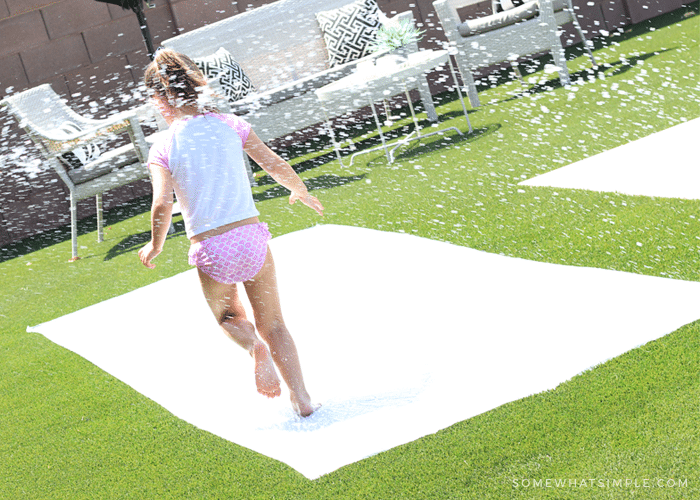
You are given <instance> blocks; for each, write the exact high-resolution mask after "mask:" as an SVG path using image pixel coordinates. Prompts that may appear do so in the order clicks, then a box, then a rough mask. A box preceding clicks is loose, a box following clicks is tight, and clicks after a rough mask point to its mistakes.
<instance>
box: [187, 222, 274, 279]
mask: <svg viewBox="0 0 700 500" xmlns="http://www.w3.org/2000/svg"><path fill="white" fill-rule="evenodd" d="M270 238H271V235H270V231H269V229H268V227H267V224H265V223H264V222H258V223H256V224H247V225H245V226H239V227H236V228H233V229H231V230H230V231H228V232H225V233H222V234H218V235H216V236H213V237H211V238H208V239H206V240H204V241H200V242H199V243H194V244H192V246H190V251H189V253H188V257H189V258H188V261H189V263H190V265H192V266H197V267H198V268H199V269H201V270H202V271H203V272H205V273H207V274H208V275H209V276H210V277H212V278H213V279H214V280H216V281H218V282H219V283H224V284H227V285H230V284H233V283H242V282H243V281H248V280H249V279H251V278H253V277H254V276H255V275H256V274H258V273H259V272H260V270H261V269H262V267H263V264H265V257H266V256H267V242H268V241H269V239H270Z"/></svg>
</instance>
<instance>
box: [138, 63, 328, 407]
mask: <svg viewBox="0 0 700 500" xmlns="http://www.w3.org/2000/svg"><path fill="white" fill-rule="evenodd" d="M145 82H146V86H147V87H148V89H149V92H150V94H151V96H152V100H153V103H154V104H155V106H156V107H157V108H158V110H159V111H160V113H161V114H162V115H163V117H164V118H165V120H166V121H167V123H168V125H170V127H169V128H168V130H167V133H165V134H164V137H162V138H161V139H159V140H158V141H157V142H156V143H155V144H153V147H152V148H151V150H150V153H149V157H148V166H149V169H150V171H151V177H152V182H153V205H152V207H151V242H150V243H148V245H146V246H145V247H143V248H142V249H141V250H140V251H139V258H140V259H141V262H142V263H143V264H144V265H145V266H146V267H148V268H151V269H152V268H153V267H155V265H154V264H152V263H151V260H153V258H155V257H156V256H157V255H158V254H159V253H160V252H161V251H162V250H163V244H164V242H165V237H166V235H167V232H168V228H169V227H170V220H171V216H172V202H173V194H172V193H173V190H174V191H175V194H176V195H177V199H178V201H179V202H180V208H181V211H182V216H183V218H184V222H185V230H186V233H187V236H188V237H189V238H190V242H191V246H190V251H189V263H190V264H192V265H196V266H197V271H198V273H199V279H200V282H201V285H202V290H203V291H204V296H205V298H206V300H207V302H208V304H209V307H210V308H211V310H212V312H213V313H214V316H215V317H216V319H217V321H218V322H219V325H221V327H222V328H223V330H224V332H225V333H226V334H227V335H228V336H229V337H230V338H231V339H233V340H234V341H235V342H236V343H237V344H239V345H240V346H241V347H243V348H244V349H246V350H247V351H248V352H249V353H250V355H251V356H252V357H253V360H254V365H255V383H256V386H257V390H258V392H259V393H260V394H262V395H264V396H267V397H270V398H274V397H276V396H279V395H280V394H281V390H280V381H279V378H278V377H277V373H276V371H275V367H274V365H273V361H274V364H275V365H277V368H278V369H279V371H280V373H281V375H282V378H283V379H284V381H285V383H286V384H287V386H288V387H289V390H290V393H291V400H292V407H293V408H294V410H295V411H296V412H297V413H298V414H299V415H301V416H303V417H306V416H308V415H311V413H313V411H314V410H315V407H314V406H313V405H312V403H311V399H310V398H309V394H308V393H307V392H306V387H305V386H304V379H303V377H302V373H301V366H300V364H299V357H298V355H297V350H296V347H295V345H294V341H293V340H292V337H291V336H290V334H289V332H288V331H287V328H286V327H285V324H284V319H283V318H282V311H281V308H280V301H279V296H278V292H277V281H276V276H275V264H274V261H273V260H272V254H271V253H270V249H269V248H268V245H267V242H268V240H269V239H270V233H269V231H268V228H267V224H264V223H261V222H260V221H259V220H258V215H259V212H258V211H257V210H256V208H255V204H254V202H253V196H252V192H251V190H250V183H249V181H248V176H247V173H246V170H245V166H244V162H243V151H245V152H246V153H247V154H248V155H249V156H250V157H251V158H253V159H254V160H255V162H256V163H257V164H258V165H260V166H261V167H262V168H263V169H264V170H265V171H266V172H267V173H269V174H270V175H271V176H272V178H274V179H275V180H276V181H277V182H279V183H280V184H282V185H283V186H284V187H286V188H287V189H289V190H290V191H291V192H292V193H291V196H290V197H289V203H290V204H293V203H294V202H296V201H297V200H299V201H301V202H302V203H304V204H305V205H307V206H308V207H310V208H312V209H314V210H316V212H318V213H319V214H320V215H323V206H322V205H321V203H320V202H319V201H318V199H317V198H315V197H314V196H311V195H310V194H309V193H308V191H307V189H306V186H305V185H304V183H303V181H302V180H301V179H300V178H299V176H298V175H297V174H296V173H295V172H294V170H292V168H291V167H290V166H289V164H288V163H287V162H285V161H284V160H282V159H281V158H280V157H279V156H277V155H276V154H275V153H274V152H272V151H271V150H270V149H269V148H268V147H267V146H266V145H265V144H264V143H263V142H262V141H261V140H260V139H259V138H258V137H257V136H256V135H255V133H254V132H253V131H252V130H251V129H250V125H249V124H248V123H246V122H245V121H243V120H242V119H240V118H238V117H237V116H235V115H230V114H229V115H225V114H219V113H217V112H216V110H214V109H211V108H208V107H204V106H202V104H201V99H200V96H201V92H202V91H203V90H204V88H205V87H206V80H205V78H204V75H203V74H202V73H201V72H200V71H199V69H198V68H197V66H196V65H195V64H194V62H193V61H192V60H191V59H190V58H188V57H187V56H185V55H183V54H178V53H176V52H174V51H172V50H169V49H161V50H159V51H158V52H157V53H156V55H155V60H154V61H153V62H152V63H151V64H150V65H149V66H148V68H146V74H145ZM240 282H242V283H243V286H244V288H245V291H246V294H247V295H248V299H249V300H250V304H251V305H252V307H253V312H254V315H255V325H256V326H257V329H258V332H259V333H260V336H261V337H262V339H264V341H265V342H262V341H261V340H260V339H259V338H258V337H257V335H256V334H255V326H253V324H252V323H250V322H249V321H248V320H247V319H246V315H245V311H244V309H243V305H242V304H241V301H240V298H239V297H238V294H237V288H236V283H240ZM268 346H269V349H268Z"/></svg>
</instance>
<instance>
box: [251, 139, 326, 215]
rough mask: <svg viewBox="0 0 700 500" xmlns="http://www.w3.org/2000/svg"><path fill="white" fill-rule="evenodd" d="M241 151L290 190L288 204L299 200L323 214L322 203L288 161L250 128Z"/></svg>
mask: <svg viewBox="0 0 700 500" xmlns="http://www.w3.org/2000/svg"><path fill="white" fill-rule="evenodd" d="M243 151H245V152H246V153H247V154H248V156H250V157H251V158H252V159H253V160H255V163H257V164H258V165H260V168H262V169H263V170H264V171H265V172H267V173H268V174H270V176H271V177H272V178H273V179H275V180H276V181H277V182H279V183H280V184H282V185H283V186H284V187H286V188H287V189H289V190H290V191H291V192H292V194H291V195H290V196H289V203H290V205H293V204H294V202H296V201H297V200H300V201H301V202H302V203H303V204H304V205H306V206H307V207H309V208H313V209H314V210H316V212H318V213H319V215H323V205H321V202H320V201H318V198H316V197H315V196H311V195H310V194H309V191H308V190H307V189H306V186H305V185H304V181H302V180H301V179H300V178H299V176H298V175H297V173H296V172H295V171H294V170H293V169H292V167H291V166H290V165H289V163H287V162H286V161H284V160H283V159H282V158H280V157H279V156H277V154H276V153H275V152H274V151H272V150H271V149H270V148H268V147H267V145H266V144H265V143H264V142H263V141H261V140H260V138H259V137H258V136H257V135H255V132H253V131H252V130H251V131H250V133H249V134H248V139H247V140H246V143H245V145H244V146H243Z"/></svg>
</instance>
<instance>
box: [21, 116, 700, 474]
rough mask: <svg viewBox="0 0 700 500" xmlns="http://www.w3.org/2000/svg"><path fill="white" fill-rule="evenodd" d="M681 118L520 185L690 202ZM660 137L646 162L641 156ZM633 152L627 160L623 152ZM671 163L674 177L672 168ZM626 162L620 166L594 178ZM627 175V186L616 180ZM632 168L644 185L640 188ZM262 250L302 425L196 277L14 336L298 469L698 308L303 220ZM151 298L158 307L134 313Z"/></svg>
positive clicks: (693, 287) (620, 343)
mask: <svg viewBox="0 0 700 500" xmlns="http://www.w3.org/2000/svg"><path fill="white" fill-rule="evenodd" d="M699 124H700V120H694V121H692V122H688V123H684V124H682V125H679V126H677V127H673V128H672V129H668V130H665V131H663V132H660V133H658V134H653V135H652V136H649V137H648V138H645V139H642V140H640V141H635V143H632V144H630V145H626V146H621V147H620V148H616V149H615V150H611V151H608V152H606V153H602V154H601V155H598V156H596V157H591V158H588V159H586V160H583V161H582V162H579V163H578V164H574V165H570V166H567V167H564V168H562V169H559V170H555V171H553V172H550V173H548V174H545V175H542V176H540V177H539V178H535V179H531V180H529V181H525V182H523V183H521V184H524V185H549V186H555V187H561V188H577V189H596V190H609V191H618V192H621V193H626V194H637V195H639V194H641V195H646V196H671V197H683V198H700V192H698V190H700V182H697V181H692V180H690V179H695V178H696V177H697V175H698V174H697V172H696V171H695V170H697V165H694V164H695V163H697V161H696V160H691V159H689V158H687V155H688V154H689V153H690V151H691V145H692V144H693V136H694V137H695V138H697V137H698V136H699V135H698V133H697V131H698V128H699V127H698V125H699ZM693 132H695V133H694V134H693ZM662 135H663V136H662ZM655 136H662V137H655ZM645 141H647V142H646V143H645ZM655 141H656V142H655ZM659 141H661V142H659ZM674 141H676V142H675V143H674ZM660 144H663V149H665V150H666V152H665V154H664V156H663V158H664V159H663V161H661V160H660V159H657V158H658V156H654V154H656V153H655V151H657V150H658V149H660V148H661V146H660ZM674 144H676V145H674ZM623 148H627V150H626V151H623V153H624V154H623V155H622V156H621V152H620V151H617V150H621V149H623ZM633 154H638V155H640V156H638V157H637V159H636V160H635V159H632V160H634V161H632V160H631V159H630V155H633ZM606 155H610V156H607V157H606ZM674 155H675V157H677V160H673V157H674ZM623 156H624V158H626V161H622V159H621V158H622V157H623ZM669 156H670V157H671V159H669ZM681 156H683V158H682V159H681ZM683 162H685V164H686V169H685V170H686V172H682V171H681V170H682V169H681V168H679V167H678V168H677V165H676V163H683ZM632 164H635V165H636V167H635V171H634V172H628V173H627V174H624V175H623V174H622V173H620V174H619V175H618V173H614V174H613V173H612V170H614V169H620V170H621V169H623V168H625V167H627V168H631V165H632ZM604 165H607V167H604ZM688 165H691V166H694V168H688ZM567 169H568V173H567V172H564V171H565V170H567ZM611 169H612V170H611ZM586 172H588V173H589V174H591V175H592V176H593V177H595V176H598V177H600V179H599V180H598V181H597V182H594V181H592V180H591V175H589V176H588V177H586V176H585V175H584V174H585V173H586ZM669 172H670V173H671V174H669ZM564 174H567V175H564ZM630 175H632V176H633V177H634V182H635V183H636V184H634V183H632V184H629V185H630V186H633V187H631V188H629V189H626V188H625V187H624V180H625V177H629V176H630ZM640 175H642V176H644V177H646V178H647V179H648V182H646V184H645V185H646V187H644V188H643V189H641V188H640V187H639V186H640V184H643V183H640V182H638V181H639V179H638V177H639V176H640ZM613 177H614V178H615V179H616V181H615V182H616V183H615V184H610V182H609V181H610V179H611V178H613ZM583 178H586V179H588V180H587V181H586V182H585V183H579V184H576V183H577V182H578V181H579V180H581V179H583ZM665 178H670V180H669V182H664V181H663V180H664V179H665ZM562 179H563V180H562ZM548 182H551V183H549V184H548ZM666 184H668V185H666ZM691 184H692V185H691ZM693 189H694V190H695V191H693ZM270 246H271V248H272V251H273V254H274V255H275V263H276V267H277V273H278V281H279V289H280V297H281V300H282V307H283V310H284V314H285V320H286V323H287V326H288V328H289V330H290V332H291V333H292V336H293V337H294V339H295V342H296V344H297V348H298V350H299V354H300V357H301V362H302V367H303V370H304V378H305V379H306V383H307V387H308V389H309V393H310V394H311V396H312V398H314V400H316V401H317V402H320V403H322V405H323V406H322V407H321V408H320V410H318V411H317V412H316V413H315V414H313V415H312V416H311V417H309V418H306V419H301V418H300V417H298V416H296V415H295V413H294V412H293V411H292V408H291V405H290V403H289V399H288V394H287V393H286V389H284V390H283V394H282V397H281V398H276V399H274V400H269V399H267V398H264V397H261V396H260V395H259V394H258V393H257V392H256V390H255V384H254V379H253V365H252V361H251V359H250V357H249V356H248V355H247V353H245V352H244V351H243V350H242V349H241V348H239V347H238V346H236V345H235V344H234V343H233V342H231V341H230V340H228V339H227V338H226V337H225V336H224V334H223V333H222V332H221V331H220V330H219V327H218V325H217V324H216V322H215V320H214V318H213V316H212V315H211V312H210V311H209V308H208V306H207V304H206V302H205V301H204V298H203V296H202V293H201V290H200V287H199V283H198V279H197V274H196V270H190V271H187V272H184V273H182V274H179V275H177V276H174V277H172V278H168V279H164V280H162V281H159V282H157V283H154V284H152V285H148V286H146V287H143V288H140V289H138V290H134V291H132V292H129V293H127V294H125V295H122V296H119V297H116V298H113V299H110V300H107V301H104V302H101V303H98V304H95V305H92V306H90V307H87V308H85V309H82V310H80V311H77V312H74V313H71V314H68V315H66V316H63V317H60V318H57V319H55V320H52V321H49V322H47V323H43V324H41V325H38V326H35V327H30V328H28V331H32V332H38V333H41V334H43V335H44V336H46V337H47V338H48V339H50V340H52V341H53V342H55V343H57V344H59V345H61V346H63V347H65V348H67V349H69V350H71V351H74V352H75V353H77V354H79V355H80V356H83V357H84V358H85V359H87V360H89V361H90V362H92V363H94V364H95V365H97V366H98V367H100V368H102V369H103V370H105V371H107V372H108V373H110V374H112V375H114V376H115V377H117V378H119V379H120V380H122V381H123V382H125V383H126V384H128V385H130V386H131V387H133V388H134V389H135V390H137V391H139V392H140V393H142V394H143V395H145V396H146V397H148V398H150V399H152V400H154V401H155V402H157V403H158V404H160V405H162V406H163V407H164V408H166V409H167V410H169V411H170V412H172V413H173V414H174V415H176V416H177V417H179V418H181V419H183V420H185V421H187V422H189V423H191V424H193V425H195V426H197V427H199V428H201V429H204V430H207V431H209V432H212V433H214V434H216V435H218V436H220V437H222V438H223V439H227V440H230V441H232V442H235V443H237V444H240V445H242V446H245V447H247V448H250V449H252V450H255V451H257V452H259V453H262V454H264V455H267V456H269V457H272V458H274V459H277V460H280V461H282V462H285V463H286V464H288V465H289V466H291V467H293V468H294V469H296V470H297V471H299V472H300V473H302V474H303V475H304V476H306V477H307V478H310V479H314V478H317V477H319V476H321V475H323V474H327V473H329V472H332V471H334V470H336V469H338V468H340V467H342V466H344V465H347V464H349V463H352V462H355V461H358V460H361V459H363V458H366V457H368V456H371V455H373V454H376V453H379V452H381V451H384V450H387V449H390V448H392V447H395V446H398V445H400V444H403V443H406V442H409V441H412V440H415V439H418V438H420V437H421V436H425V435H427V434H430V433H434V432H437V431H438V430H440V429H443V428H446V427H448V426H450V425H452V424H454V423H456V422H459V421H462V420H465V419H468V418H470V417H473V416H475V415H478V414H480V413H483V412H486V411H488V410H491V409H493V408H495V407H497V406H500V405H502V404H505V403H507V402H509V401H513V400H517V399H520V398H523V397H526V396H528V395H531V394H535V393H539V392H541V391H545V390H548V389H551V388H554V387H556V386H557V385H559V384H560V383H562V382H564V381H566V380H568V379H570V378H571V377H573V376H575V375H577V374H578V373H581V372H582V371H584V370H587V369H589V368H591V367H593V366H595V365H597V364H599V363H602V362H604V361H606V360H608V359H610V358H613V357H615V356H618V355H620V354H622V353H624V352H626V351H629V350H630V349H633V348H635V347H637V346H640V345H643V344H645V343H647V342H650V341H652V340H655V339H658V338H660V337H662V336H664V335H666V334H668V333H671V332H673V331H675V330H677V329H678V328H680V327H681V326H683V325H685V324H688V323H690V322H692V321H695V320H697V319H699V318H700V283H698V282H688V281H681V280H673V279H667V278H659V277H651V276H642V275H638V274H632V273H625V272H619V271H609V270H603V269H595V268H584V267H573V266H564V265H556V264H548V263H542V262H535V261H529V260H524V259H517V258H512V257H504V256H500V255H495V254H490V253H486V252H482V251H477V250H473V249H470V248H465V247H460V246H457V245H452V244H449V243H443V242H437V241H433V240H429V239H425V238H420V237H417V236H411V235H406V234H398V233H387V232H382V231H375V230H369V229H363V228H357V227H348V226H335V225H322V226H316V227H313V228H310V229H305V230H302V231H298V232H295V233H290V234H286V235H283V236H280V237H277V238H274V239H273V240H272V241H271V242H270ZM308 248H314V252H308V251H307V250H306V249H308ZM241 297H242V298H244V303H245V294H244V293H242V294H241ZM158 300H161V301H164V302H165V303H166V306H165V307H164V309H165V310H168V311H169V313H168V314H167V315H165V316H161V317H154V315H153V314H152V311H153V310H159V309H160V308H154V306H153V301H158ZM245 307H246V308H247V310H248V316H249V317H250V318H252V312H251V311H250V306H249V304H247V303H245ZM126 311H128V314H125V313H124V312H126ZM104 318H110V321H107V322H105V321H104Z"/></svg>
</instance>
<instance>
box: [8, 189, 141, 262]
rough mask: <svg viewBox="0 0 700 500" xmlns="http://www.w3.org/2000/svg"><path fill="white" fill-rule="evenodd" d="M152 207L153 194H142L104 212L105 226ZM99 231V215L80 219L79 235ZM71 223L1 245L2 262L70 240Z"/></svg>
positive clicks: (68, 256)
mask: <svg viewBox="0 0 700 500" xmlns="http://www.w3.org/2000/svg"><path fill="white" fill-rule="evenodd" d="M150 209H151V196H150V195H147V196H142V197H140V198H136V199H133V200H131V201H128V202H126V203H124V204H123V205H119V206H118V207H114V208H112V209H110V210H105V212H104V227H105V228H107V227H108V226H111V225H113V224H116V223H118V222H122V221H124V220H127V219H130V218H131V217H135V216H136V215H139V214H142V213H144V212H148V211H149V210H150ZM95 231H97V215H91V216H89V217H85V218H83V219H80V220H79V221H78V236H82V235H85V234H88V233H92V232H95ZM70 239H71V234H70V224H68V225H65V226H61V227H58V228H56V229H50V230H48V231H44V232H43V233H39V234H36V235H34V236H30V237H28V238H24V239H22V240H19V241H15V242H13V243H10V244H8V245H5V246H3V247H0V264H1V263H3V262H6V261H8V260H11V259H14V258H16V257H21V256H22V255H27V254H29V253H32V252H36V251H38V250H42V249H44V248H47V247H50V246H52V245H56V244H57V243H63V242H64V241H70ZM69 258H70V249H69V250H68V255H67V256H66V261H67V260H68V259H69Z"/></svg>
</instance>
